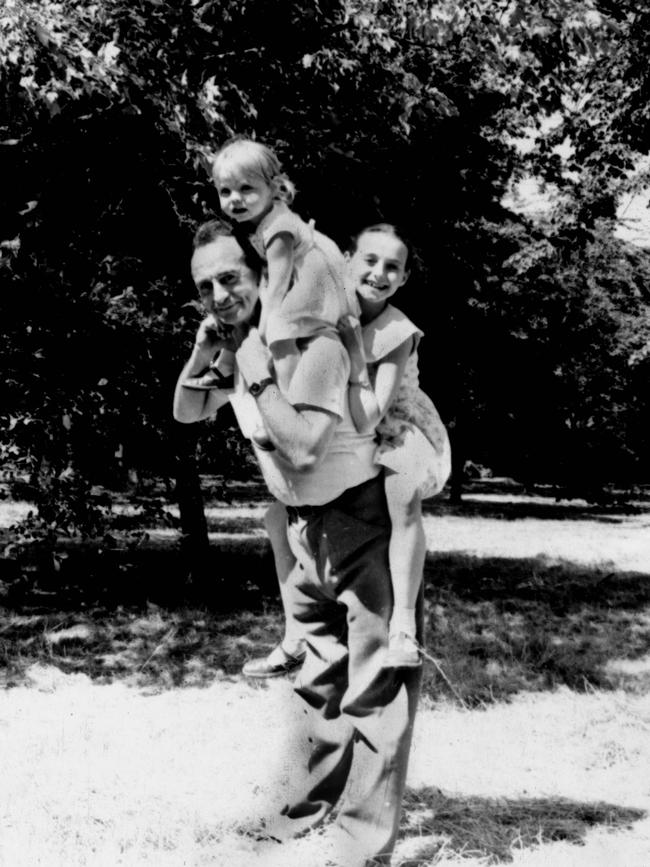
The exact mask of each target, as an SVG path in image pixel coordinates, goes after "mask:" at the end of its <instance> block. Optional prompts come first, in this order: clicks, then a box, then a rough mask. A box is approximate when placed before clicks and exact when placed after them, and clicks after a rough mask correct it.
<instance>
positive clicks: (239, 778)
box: [0, 497, 650, 867]
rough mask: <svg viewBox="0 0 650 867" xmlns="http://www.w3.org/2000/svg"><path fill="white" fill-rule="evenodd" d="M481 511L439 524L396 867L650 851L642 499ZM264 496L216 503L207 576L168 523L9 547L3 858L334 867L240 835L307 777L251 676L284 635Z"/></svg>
mask: <svg viewBox="0 0 650 867" xmlns="http://www.w3.org/2000/svg"><path fill="white" fill-rule="evenodd" d="M466 509H467V511H466V512H464V511H461V510H459V509H457V508H451V507H449V506H448V505H447V504H444V503H438V502H437V501H436V502H435V503H433V504H432V505H431V507H430V508H429V510H428V513H427V516H426V531H427V537H428V541H429V554H428V558H427V567H426V585H425V587H426V615H427V625H428V649H429V652H430V654H431V656H432V657H433V659H435V661H436V664H437V666H438V667H436V665H434V664H432V663H426V665H425V684H424V694H423V695H424V697H423V701H422V706H421V711H420V713H419V715H418V720H417V725H416V734H415V742H414V749H413V754H412V760H411V766H410V771H409V779H408V790H407V796H406V801H405V810H404V817H403V826H402V829H401V834H400V842H399V845H398V848H397V850H396V859H395V860H396V864H397V865H403V867H407V865H408V867H416V865H417V867H430V865H442V867H451V865H456V864H463V865H468V867H478V865H488V864H490V865H492V864H505V863H512V864H514V865H523V867H538V865H545V867H601V865H602V867H610V865H614V867H619V865H620V867H647V865H648V864H650V857H649V856H648V853H650V820H649V819H648V814H649V812H650V790H649V789H648V783H647V781H648V779H650V702H649V700H648V694H649V693H648V682H649V678H650V582H649V581H648V577H649V573H650V566H648V559H647V552H648V543H647V528H648V523H649V514H650V513H649V512H648V510H647V506H644V505H639V506H638V507H635V508H634V509H632V510H630V511H627V512H626V511H624V510H621V509H620V508H612V509H608V510H596V509H593V508H589V507H587V506H581V505H579V504H575V503H566V504H562V503H555V502H553V501H544V500H542V499H541V498H528V499H527V498H523V497H517V498H510V499H507V500H505V499H499V498H498V497H492V498H489V497H483V498H481V497H478V498H475V499H473V500H470V501H469V502H468V504H467V507H466ZM12 510H13V515H15V514H16V512H17V511H18V510H17V508H16V506H15V505H12ZM262 512H263V505H262V504H260V503H258V502H251V503H250V504H249V505H247V506H243V507H239V508H235V509H228V510H227V509H225V508H223V507H222V506H220V505H218V504H213V505H212V506H211V508H210V509H209V512H208V514H209V522H210V530H211V538H212V540H213V551H212V552H211V557H212V559H211V561H210V563H209V564H208V566H209V571H210V572H212V573H213V574H214V577H213V578H212V579H211V580H210V581H208V582H203V583H201V584H199V585H191V586H188V584H187V583H186V581H185V573H184V571H183V563H182V558H181V557H180V554H179V552H178V547H177V544H176V538H175V535H174V534H173V532H170V531H169V530H167V529H165V528H164V527H147V528H145V529H146V531H147V534H148V535H147V537H146V538H145V537H143V536H142V535H140V536H139V538H140V543H139V544H138V545H136V546H133V545H129V541H128V539H129V537H128V535H127V534H128V533H131V532H133V531H138V532H139V531H140V530H142V528H141V527H140V528H139V527H138V525H137V522H136V521H135V520H131V519H130V518H129V515H128V514H127V515H124V514H123V515H122V516H121V518H120V520H121V522H122V525H121V528H119V527H118V528H116V530H115V533H114V535H115V537H116V539H117V542H116V544H115V545H114V546H113V547H112V548H110V549H108V548H107V549H104V550H102V552H101V553H99V551H98V550H97V546H95V548H93V546H89V545H85V546H83V545H82V546H79V545H68V546H67V548H66V549H65V551H63V548H62V549H61V551H62V552H63V553H65V554H67V557H65V558H63V559H61V560H60V562H59V564H58V568H54V567H52V566H51V563H50V562H47V561H43V560H41V561H38V560H37V559H34V560H33V561H32V562H27V564H26V566H27V568H26V571H23V572H22V573H21V572H20V570H18V571H17V570H16V569H15V568H14V567H15V564H14V565H13V566H12V564H11V563H8V562H5V563H4V571H3V572H1V573H0V580H2V581H3V588H4V597H3V600H2V601H3V608H2V609H0V676H2V679H3V683H4V685H5V687H6V689H5V692H4V694H3V697H2V702H1V704H0V729H2V738H0V766H1V767H2V768H3V774H2V775H0V822H1V823H2V829H3V832H2V836H0V865H2V867H5V865H6V867H23V865H24V867H32V865H37V864H44V865H45V864H47V865H54V867H57V865H64V864H65V865H66V867H68V865H71V867H75V865H86V864H88V865H93V867H96V865H99V867H103V865H107V867H108V865H110V867H113V865H146V864H155V865H157V867H166V865H173V867H181V865H187V867H195V865H197V867H198V865H203V864H206V865H207V864H211V865H215V864H216V865H221V864H223V865H224V867H225V865H228V867H244V865H245V867H255V865H264V867H273V865H276V867H303V865H305V864H308V865H309V867H321V863H322V861H323V859H324V855H323V852H324V851H325V846H326V840H327V831H326V832H325V833H324V834H323V833H321V832H318V833H316V832H314V833H312V834H310V835H307V836H306V837H305V838H303V839H302V840H298V841H295V842H293V843H291V844H286V845H283V846H278V845H277V844H269V845H268V846H265V845H263V844H261V843H259V842H258V841H255V840H254V839H253V838H252V837H251V835H250V834H248V833H246V829H247V828H250V827H251V826H252V825H253V824H254V823H255V820H256V817H259V816H260V815H262V814H263V813H264V811H265V810H269V809H270V808H271V805H272V804H273V803H275V802H276V801H277V799H278V797H279V796H280V795H281V790H282V787H283V786H284V785H285V784H286V782H287V781H288V779H289V777H290V772H289V769H288V766H287V765H286V761H287V759H286V756H285V754H284V748H285V746H286V741H287V738H286V731H287V727H290V725H291V719H292V716H291V715H292V714H293V713H295V712H297V706H296V705H295V704H294V703H293V696H292V692H291V684H290V682H289V681H287V680H281V681H274V682H271V683H260V684H255V683H249V682H246V681H245V680H244V679H243V678H242V677H241V675H240V669H241V665H242V663H243V661H244V660H245V659H246V658H248V657H249V656H251V655H254V654H257V653H258V652H260V651H264V650H265V649H267V648H270V647H272V646H273V645H274V643H275V642H276V641H277V639H278V637H279V634H280V630H281V618H280V612H279V609H278V606H277V599H276V594H275V588H274V584H273V577H272V569H271V563H270V557H269V552H268V549H267V547H266V544H265V541H264V539H263V536H262V533H261V515H262ZM1 518H2V515H1V514H0V520H1ZM120 533H121V534H123V535H120ZM644 555H645V556H644ZM0 565H2V564H0ZM23 565H25V564H23ZM441 671H442V672H443V674H441ZM443 675H444V676H443Z"/></svg>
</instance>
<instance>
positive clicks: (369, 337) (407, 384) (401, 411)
mask: <svg viewBox="0 0 650 867" xmlns="http://www.w3.org/2000/svg"><path fill="white" fill-rule="evenodd" d="M362 333H363V343H364V349H365V353H366V360H367V362H368V372H369V374H370V380H371V382H372V384H373V387H374V384H375V377H376V373H377V366H378V364H379V363H380V362H381V360H382V359H383V358H385V356H386V355H388V354H389V353H391V352H393V350H395V349H397V347H398V346H401V345H402V344H403V343H404V342H405V341H406V340H413V343H414V347H413V351H412V352H411V354H410V355H409V358H408V361H407V362H406V368H405V370H404V374H403V376H402V381H401V382H400V385H399V390H398V392H397V394H396V396H395V398H394V400H393V402H392V404H391V405H390V407H389V408H388V412H387V413H386V415H385V416H384V418H383V419H382V420H381V422H380V423H379V424H378V425H377V437H378V446H377V450H376V452H375V463H378V464H381V465H382V466H385V467H388V468H389V469H391V470H394V471H395V472H397V473H400V474H405V475H407V476H410V477H411V478H412V479H413V483H414V489H415V490H417V491H418V492H419V493H420V495H421V496H422V497H423V498H424V497H432V496H434V494H437V493H439V492H440V491H441V490H442V489H443V487H444V486H445V483H446V481H447V479H448V478H449V475H450V473H451V448H450V445H449V437H448V436H447V430H446V428H445V426H444V424H443V423H442V420H441V418H440V416H439V415H438V410H437V409H436V408H435V406H434V404H433V401H432V400H431V398H430V397H429V396H428V395H426V394H425V393H424V392H423V391H422V389H421V388H420V384H419V374H418V355H417V345H418V343H419V341H420V338H421V337H422V336H423V332H422V331H421V330H420V329H419V328H418V327H417V326H416V325H414V324H413V322H411V320H410V319H408V318H407V317H406V316H405V315H404V314H403V313H402V312H401V311H400V310H398V309H397V308H396V307H393V306H392V304H388V305H387V306H386V309H385V310H383V311H382V313H380V314H379V316H377V317H376V318H375V319H373V320H372V322H369V323H368V324H367V325H364V326H363V327H362Z"/></svg>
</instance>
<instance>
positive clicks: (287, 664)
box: [242, 644, 305, 677]
mask: <svg viewBox="0 0 650 867" xmlns="http://www.w3.org/2000/svg"><path fill="white" fill-rule="evenodd" d="M304 659H305V654H304V652H303V653H299V654H296V655H295V656H294V655H292V654H291V653H287V651H286V650H285V649H284V648H283V647H282V645H281V644H279V645H278V646H277V647H276V648H275V649H274V650H272V651H271V652H270V653H269V655H268V656H262V657H259V658H258V659H249V660H248V662H247V663H246V664H245V665H244V667H243V668H242V674H244V675H246V677H278V676H279V675H281V674H289V673H290V672H292V671H295V670H296V669H297V668H300V666H301V665H302V664H303V662H304Z"/></svg>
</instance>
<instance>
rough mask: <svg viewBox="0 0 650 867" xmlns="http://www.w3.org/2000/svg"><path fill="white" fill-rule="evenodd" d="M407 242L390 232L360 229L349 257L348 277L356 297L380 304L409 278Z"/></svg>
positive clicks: (372, 303) (369, 302) (383, 303)
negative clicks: (363, 230)
mask: <svg viewBox="0 0 650 867" xmlns="http://www.w3.org/2000/svg"><path fill="white" fill-rule="evenodd" d="M407 258H408V250H407V248H406V244H405V243H404V242H403V241H401V240H400V239H399V238H397V237H396V236H395V235H392V234H390V233H389V232H384V231H377V232H363V233H362V234H361V235H360V236H359V238H358V239H357V248H356V250H355V251H354V253H352V254H351V255H350V256H349V257H348V278H349V280H350V288H351V289H354V290H355V291H356V293H357V295H358V296H359V300H360V301H361V302H362V303H363V302H364V301H365V302H366V303H367V304H368V305H371V306H372V307H374V306H381V307H383V306H384V305H385V304H386V302H387V301H388V299H389V298H390V297H391V296H392V295H394V294H395V293H396V292H397V290H398V289H399V288H400V286H403V285H404V283H405V282H406V280H407V278H408V271H407V270H406V261H407Z"/></svg>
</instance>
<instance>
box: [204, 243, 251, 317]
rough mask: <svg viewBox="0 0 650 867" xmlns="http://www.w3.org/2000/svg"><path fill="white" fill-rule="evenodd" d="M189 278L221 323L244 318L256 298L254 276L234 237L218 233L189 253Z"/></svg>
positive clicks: (249, 313)
mask: <svg viewBox="0 0 650 867" xmlns="http://www.w3.org/2000/svg"><path fill="white" fill-rule="evenodd" d="M191 268H192V279H193V280H194V284H195V285H196V288H197V289H198V290H199V295H200V296H201V301H202V303H203V306H204V307H205V309H206V311H207V312H208V313H212V314H213V315H214V316H215V317H216V318H217V319H218V320H219V322H223V323H224V324H225V325H241V324H242V323H243V322H247V321H248V320H249V319H250V318H251V315H252V313H253V310H254V309H255V304H256V303H257V299H258V298H259V286H258V276H257V274H256V273H255V271H253V270H252V269H251V268H249V266H248V265H247V264H246V261H245V259H244V253H243V250H242V248H241V247H240V246H239V243H238V242H237V241H236V240H235V238H233V237H230V236H222V237H218V238H216V239H215V240H214V241H210V243H209V244H204V245H203V246H202V247H198V248H197V249H196V250H195V251H194V255H193V256H192V265H191Z"/></svg>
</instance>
